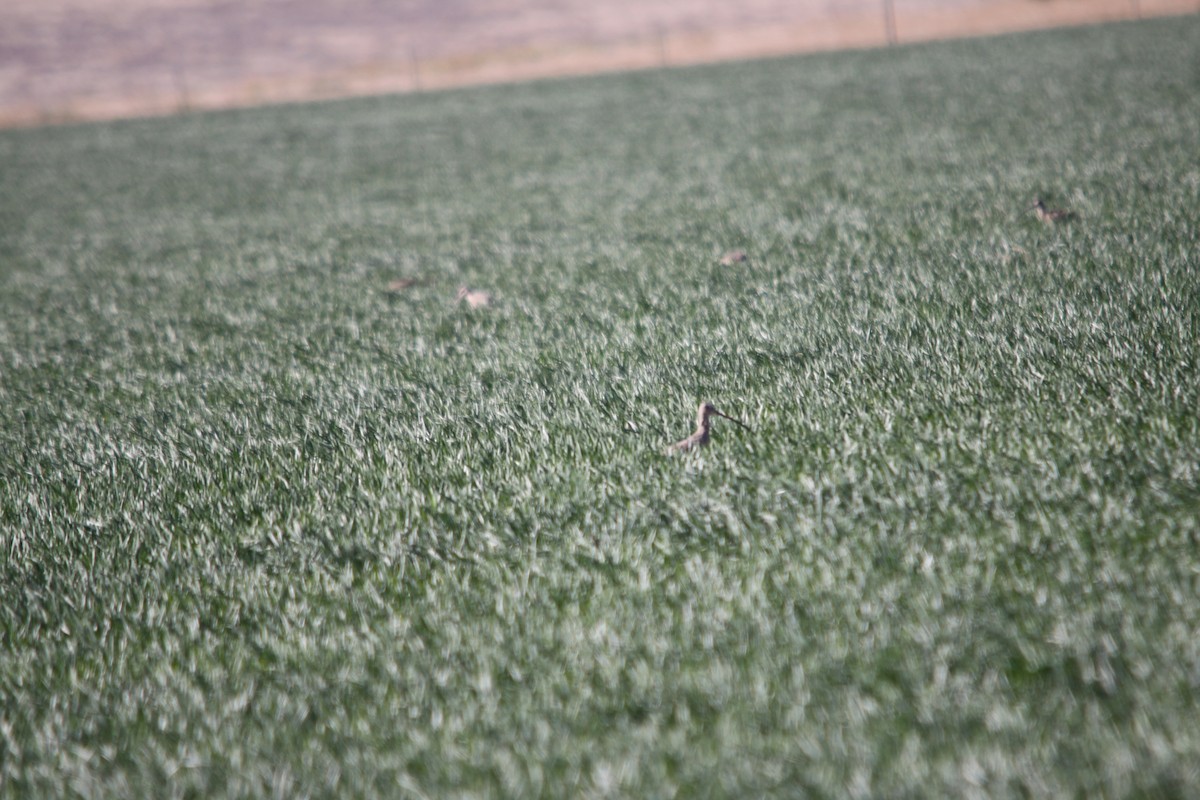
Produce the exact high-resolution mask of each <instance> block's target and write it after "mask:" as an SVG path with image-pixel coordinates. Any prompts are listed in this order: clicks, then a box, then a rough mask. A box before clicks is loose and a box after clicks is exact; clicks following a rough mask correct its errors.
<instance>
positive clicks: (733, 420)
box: [713, 408, 750, 430]
mask: <svg viewBox="0 0 1200 800" xmlns="http://www.w3.org/2000/svg"><path fill="white" fill-rule="evenodd" d="M713 413H714V414H716V415H717V416H718V417H724V418H725V419H727V420H729V421H730V422H733V423H735V424H737V425H741V426H742V427H743V428H745V429H746V430H750V426H749V425H747V424H746V423H744V422H742V421H741V420H740V419H734V418H733V417H731V416H729V415H728V414H725V413H722V412H720V411H717V410H716V409H715V408H714V409H713Z"/></svg>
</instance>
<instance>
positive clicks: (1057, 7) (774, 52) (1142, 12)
mask: <svg viewBox="0 0 1200 800" xmlns="http://www.w3.org/2000/svg"><path fill="white" fill-rule="evenodd" d="M1198 3H1200V0H1053V2H1051V1H1050V0H995V2H991V3H988V4H986V5H966V6H962V7H959V8H940V9H937V10H936V11H935V10H929V11H924V12H921V11H906V12H904V13H903V14H899V13H898V14H897V19H896V30H897V34H898V39H899V41H900V42H901V43H906V42H918V41H927V40H933V39H943V38H954V37H966V36H983V35H991V34H998V33H1005V32H1012V31H1021V30H1032V29H1038V28H1052V27H1060V26H1070V25H1083V24H1090V23H1098V22H1109V21H1114V20H1125V19H1132V18H1134V16H1135V15H1138V16H1141V17H1143V18H1148V17H1155V16H1169V15H1180V14H1190V13H1196V11H1197V10H1198ZM886 44H887V41H886V32H885V28H884V22H883V16H882V14H881V13H877V12H874V11H872V12H871V13H860V14H843V15H836V16H835V15H831V16H827V17H825V18H822V19H815V20H812V21H807V22H804V23H799V22H796V23H786V24H777V25H770V26H739V27H736V29H722V30H709V31H702V32H683V33H680V32H669V31H668V32H664V33H663V34H662V35H660V36H655V37H648V38H643V39H639V40H627V41H624V42H621V41H617V42H605V43H600V44H590V45H589V44H560V45H547V46H541V47H536V46H528V47H521V48H515V47H514V48H508V49H504V50H496V51H492V52H486V53H481V54H479V55H474V56H469V57H450V56H442V57H437V58H429V59H424V60H421V61H420V62H419V63H416V62H414V61H413V60H412V58H411V56H409V55H407V54H404V53H401V54H399V55H400V56H401V57H399V58H394V59H389V58H386V57H378V58H375V59H374V60H371V61H368V62H366V63H361V64H359V65H357V66H354V67H350V68H343V69H325V70H323V71H319V72H313V71H309V72H306V71H305V70H304V69H303V67H302V66H301V65H297V67H296V69H295V70H294V71H292V72H291V73H290V74H289V75H287V76H286V77H278V76H276V77H270V78H254V77H250V78H236V79H230V80H226V81H224V82H210V83H208V84H202V85H195V86H186V87H185V93H186V97H184V96H183V94H184V92H181V90H180V88H179V87H178V86H172V87H170V88H169V89H166V90H159V91H140V92H139V91H128V92H118V91H103V90H98V89H93V90H92V92H91V93H90V94H89V93H86V92H81V93H80V94H78V95H76V96H73V97H71V99H70V100H69V101H66V102H63V103H61V104H60V105H58V106H55V107H51V108H47V107H44V106H40V105H38V104H36V103H34V102H30V101H26V102H25V103H10V104H9V105H8V106H7V107H3V106H0V127H14V126H29V125H39V124H48V123H58V122H73V121H85V120H101V119H113V118H120V117H132V116H153V115H163V114H171V113H178V112H180V111H186V110H197V109H218V108H231V107H245V106H254V105H261V104H264V103H281V102H301V101H308V100H318V99H330V98H337V97H347V96H358V95H371V94H386V93H397V92H411V91H416V90H421V91H423V90H430V89H444V88H451V87H458V86H468V85H478V84H492V83H507V82H514V81H526V80H535V79H542V78H553V77H561V76H568V75H586V74H594V73H602V72H614V71H623V70H636V69H647V68H653V67H659V66H664V65H670V66H679V65H690V64H700V63H709V62H717V61H729V60H739V59H750V58H762V57H770V56H780V55H788V54H793V53H803V52H814V51H820V50H837V49H846V48H866V47H879V46H884V45H886ZM164 69H167V67H165V66H164ZM197 83H199V82H197Z"/></svg>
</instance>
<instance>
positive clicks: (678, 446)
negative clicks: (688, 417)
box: [667, 400, 750, 454]
mask: <svg viewBox="0 0 1200 800" xmlns="http://www.w3.org/2000/svg"><path fill="white" fill-rule="evenodd" d="M713 415H716V416H718V417H724V418H725V419H727V420H729V421H730V422H734V423H737V424H738V425H741V426H742V427H743V428H745V429H746V430H750V426H749V425H747V424H746V423H744V422H742V421H741V420H737V419H734V418H733V417H731V416H729V415H728V414H723V413H721V412H720V411H717V407H716V406H714V405H713V404H712V403H710V402H708V401H707V400H705V401H704V402H703V403H701V404H700V407H699V408H698V409H696V432H695V433H693V434H692V435H691V436H689V437H687V438H686V439H684V440H683V441H679V442H676V443H675V444H673V445H671V446H670V447H668V448H667V453H668V454H670V453H682V452H686V451H688V450H691V449H692V448H694V447H703V446H704V445H706V444H708V435H709V430H710V429H711V428H712V420H711V419H710V418H711V417H712V416H713Z"/></svg>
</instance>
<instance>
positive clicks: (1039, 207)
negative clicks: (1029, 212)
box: [1033, 197, 1075, 225]
mask: <svg viewBox="0 0 1200 800" xmlns="http://www.w3.org/2000/svg"><path fill="white" fill-rule="evenodd" d="M1033 210H1034V211H1036V212H1037V217H1038V219H1040V220H1041V221H1042V222H1044V223H1046V224H1047V225H1050V224H1052V223H1055V222H1063V221H1065V220H1068V219H1074V217H1075V212H1074V211H1068V210H1066V209H1065V208H1046V204H1045V203H1043V202H1042V198H1040V197H1039V198H1037V200H1035V201H1034V203H1033Z"/></svg>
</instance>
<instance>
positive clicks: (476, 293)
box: [454, 286, 492, 308]
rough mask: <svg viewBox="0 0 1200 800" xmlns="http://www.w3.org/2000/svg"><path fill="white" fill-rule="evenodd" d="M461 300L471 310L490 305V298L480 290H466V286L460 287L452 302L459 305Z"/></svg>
mask: <svg viewBox="0 0 1200 800" xmlns="http://www.w3.org/2000/svg"><path fill="white" fill-rule="evenodd" d="M463 300H466V301H467V305H469V306H470V307H471V308H487V307H488V306H490V305H491V304H492V296H491V295H490V294H488V293H487V292H485V291H483V290H482V289H468V288H467V287H466V286H460V287H458V294H457V295H456V296H455V298H454V302H456V303H461V302H462V301H463Z"/></svg>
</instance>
